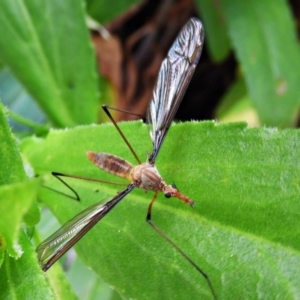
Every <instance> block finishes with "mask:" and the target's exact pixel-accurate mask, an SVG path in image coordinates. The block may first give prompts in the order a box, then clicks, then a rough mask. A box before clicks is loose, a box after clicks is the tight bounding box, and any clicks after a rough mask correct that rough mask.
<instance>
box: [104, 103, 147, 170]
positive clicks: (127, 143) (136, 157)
mask: <svg viewBox="0 0 300 300" xmlns="http://www.w3.org/2000/svg"><path fill="white" fill-rule="evenodd" d="M102 108H103V110H104V112H105V113H106V114H107V116H108V117H109V118H110V120H111V122H112V123H113V124H114V125H115V127H116V129H117V131H118V132H119V134H120V135H121V137H122V139H123V141H124V142H125V143H126V145H127V147H128V148H129V150H130V152H131V153H132V154H133V156H134V157H135V159H136V160H137V162H138V163H139V164H141V163H142V162H141V161H140V159H139V158H138V156H137V154H136V153H135V151H134V150H133V148H132V146H131V145H130V143H129V142H128V140H127V138H126V137H125V135H124V134H123V132H122V130H121V129H120V127H119V125H118V124H117V122H116V121H115V119H114V118H113V116H112V115H111V113H110V112H109V110H108V109H109V108H110V109H115V108H112V107H110V106H107V105H102ZM115 110H118V109H115ZM119 111H123V110H119ZM123 112H127V111H123ZM127 113H129V112H127ZM130 114H133V115H136V116H139V115H137V114H134V113H130Z"/></svg>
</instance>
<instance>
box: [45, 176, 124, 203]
mask: <svg viewBox="0 0 300 300" xmlns="http://www.w3.org/2000/svg"><path fill="white" fill-rule="evenodd" d="M51 174H52V175H53V176H54V177H55V178H57V179H58V180H59V181H60V182H61V183H62V184H64V185H65V186H66V187H67V188H68V189H69V190H70V191H71V192H72V193H73V194H74V196H75V197H71V196H70V195H67V194H65V193H61V192H59V193H61V194H63V195H65V196H67V197H71V198H72V199H75V200H77V201H80V197H79V195H78V193H77V192H76V191H75V189H73V188H72V187H71V186H70V185H69V184H68V183H67V182H66V181H65V180H63V179H62V178H61V177H67V178H76V179H82V180H87V181H93V182H101V183H109V184H115V185H124V186H127V185H128V183H123V182H114V181H107V180H101V179H96V178H89V177H84V176H77V175H70V174H64V173H59V172H52V173H51ZM46 188H47V189H50V190H54V189H52V188H49V187H46ZM54 191H56V190H54ZM56 192H57V191H56Z"/></svg>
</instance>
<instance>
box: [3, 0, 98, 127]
mask: <svg viewBox="0 0 300 300" xmlns="http://www.w3.org/2000/svg"><path fill="white" fill-rule="evenodd" d="M0 31H1V35H0V59H1V60H3V62H4V63H5V64H7V65H8V66H9V68H10V69H11V70H12V72H13V73H14V75H15V76H16V77H17V78H18V79H19V80H20V82H21V83H22V84H23V85H24V86H25V87H26V89H27V90H28V92H29V93H30V94H31V95H32V96H33V97H34V98H35V100H36V101H38V102H39V104H40V106H41V107H42V108H43V110H44V112H46V113H47V114H48V117H49V118H50V119H51V121H52V122H53V124H54V125H56V126H73V125H74V124H83V123H85V124H86V123H92V122H95V121H96V120H97V110H98V105H99V103H98V97H99V95H98V91H97V78H96V73H95V70H96V65H95V59H94V53H93V50H92V46H91V42H90V37H89V33H88V30H87V28H86V25H85V16H84V10H83V5H82V2H81V1H75V2H74V1H70V0H67V1H63V2H62V1H57V0H54V1H41V2H39V1H24V0H22V1H17V2H14V3H12V2H11V1H10V0H4V1H2V2H1V10H0Z"/></svg>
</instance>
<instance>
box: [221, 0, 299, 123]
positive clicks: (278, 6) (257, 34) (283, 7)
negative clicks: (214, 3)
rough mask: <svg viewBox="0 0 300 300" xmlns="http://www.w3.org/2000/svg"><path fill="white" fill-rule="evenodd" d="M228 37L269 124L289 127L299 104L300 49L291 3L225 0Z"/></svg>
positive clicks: (256, 106) (259, 109) (264, 120)
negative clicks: (289, 6)
mask: <svg viewBox="0 0 300 300" xmlns="http://www.w3.org/2000/svg"><path fill="white" fill-rule="evenodd" d="M222 3H223V7H224V13H225V17H226V20H227V23H228V28H229V35H230V38H231V39H232V43H233V47H234V49H235V51H236V54H237V58H238V60H239V61H240V63H241V66H242V68H243V70H244V72H245V73H244V74H245V80H246V83H247V86H248V90H249V93H250V96H251V99H252V101H253V103H254V106H255V108H256V109H257V111H258V114H259V117H260V119H261V121H262V122H263V123H264V124H267V125H272V126H274V125H275V126H278V125H280V126H288V125H290V124H291V122H292V121H293V119H294V117H295V114H296V112H297V109H298V108H299V103H300V96H299V81H300V72H299V71H298V70H300V51H299V50H300V49H299V43H298V41H297V36H296V31H295V26H294V23H293V19H292V15H291V12H290V11H289V8H288V6H287V3H286V1H283V0H281V1H277V2H276V3H275V4H274V1H272V0H266V1H232V0H223V1H222Z"/></svg>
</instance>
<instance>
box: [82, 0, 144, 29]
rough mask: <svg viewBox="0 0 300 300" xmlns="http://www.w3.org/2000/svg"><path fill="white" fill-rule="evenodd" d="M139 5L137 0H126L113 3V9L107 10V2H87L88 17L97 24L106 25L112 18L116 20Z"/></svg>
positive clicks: (107, 0) (105, 0) (103, 0)
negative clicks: (132, 7) (97, 22)
mask: <svg viewBox="0 0 300 300" xmlns="http://www.w3.org/2000/svg"><path fill="white" fill-rule="evenodd" d="M138 3H140V1H138V0H127V1H120V0H116V1H114V7H113V8H112V9H108V8H109V7H110V5H111V2H110V1H109V0H101V1H98V0H87V1H86V5H87V11H88V14H89V15H90V16H92V17H93V18H94V19H95V20H98V21H99V22H101V23H102V24H103V23H107V22H109V21H112V20H113V19H114V18H117V17H118V16H120V15H121V14H122V13H126V11H127V10H129V9H130V7H131V6H133V5H135V4H138Z"/></svg>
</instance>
